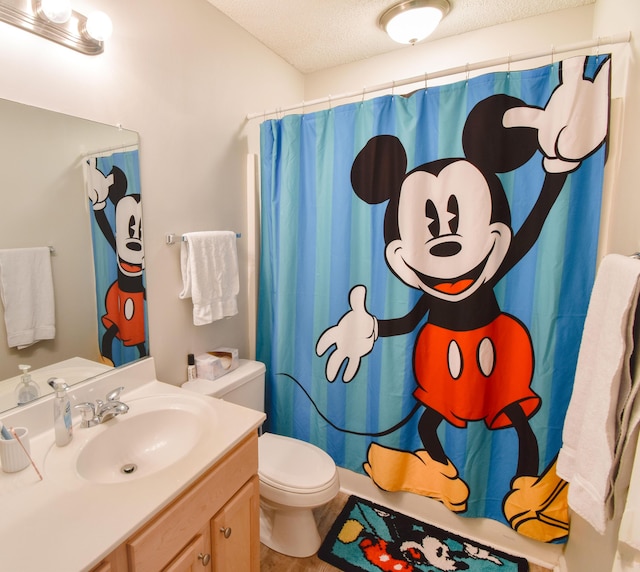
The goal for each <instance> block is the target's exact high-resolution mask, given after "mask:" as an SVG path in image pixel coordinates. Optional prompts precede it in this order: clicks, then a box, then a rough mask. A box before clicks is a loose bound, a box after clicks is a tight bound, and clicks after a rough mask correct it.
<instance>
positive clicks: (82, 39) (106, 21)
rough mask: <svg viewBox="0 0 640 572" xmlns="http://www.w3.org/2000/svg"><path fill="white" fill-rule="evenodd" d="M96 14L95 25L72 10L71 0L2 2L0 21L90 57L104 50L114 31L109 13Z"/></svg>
mask: <svg viewBox="0 0 640 572" xmlns="http://www.w3.org/2000/svg"><path fill="white" fill-rule="evenodd" d="M96 15H97V16H98V18H97V20H96V21H95V22H94V21H93V19H92V17H89V18H87V17H86V16H84V15H82V14H80V13H79V12H76V11H75V10H72V9H71V5H70V2H69V0H0V21H2V22H6V23H7V24H11V25H13V26H16V27H18V28H21V29H22V30H26V31H27V32H31V33H32V34H37V35H38V36H42V37H43V38H46V39H47V40H51V41H53V42H57V43H58V44H61V45H63V46H66V47H67V48H71V49H72V50H76V51H78V52H81V53H83V54H87V55H91V56H93V55H96V54H100V53H102V52H103V51H104V40H106V39H107V38H108V37H109V36H110V34H111V29H112V24H111V19H110V18H109V17H108V16H107V15H106V14H104V13H103V12H99V13H97V14H96ZM90 20H91V21H90ZM94 23H97V26H94Z"/></svg>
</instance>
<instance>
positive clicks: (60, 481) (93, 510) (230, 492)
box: [0, 358, 264, 572]
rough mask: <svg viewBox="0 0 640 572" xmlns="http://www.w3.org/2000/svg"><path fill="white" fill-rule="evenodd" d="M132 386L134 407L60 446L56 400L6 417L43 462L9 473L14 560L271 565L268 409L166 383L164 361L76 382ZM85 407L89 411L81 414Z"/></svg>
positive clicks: (90, 386) (27, 567)
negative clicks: (265, 440) (263, 451)
mask: <svg viewBox="0 0 640 572" xmlns="http://www.w3.org/2000/svg"><path fill="white" fill-rule="evenodd" d="M120 386H123V387H124V389H123V391H122V393H121V395H120V399H121V401H123V402H125V403H126V404H127V405H128V406H129V411H128V412H127V413H126V414H124V415H119V416H117V417H115V418H113V419H111V420H109V421H105V422H104V423H102V424H99V425H96V426H94V427H88V428H81V427H79V422H80V417H79V415H77V414H74V438H73V440H72V442H71V443H70V444H69V445H67V446H65V447H56V446H55V444H54V435H53V423H52V421H53V414H52V407H53V404H52V402H51V399H50V398H44V399H41V400H39V401H38V402H35V403H33V404H30V405H27V406H25V407H23V408H19V409H14V410H11V411H10V412H7V413H6V414H5V415H4V418H3V422H4V423H5V425H7V426H14V427H17V426H21V427H27V428H28V429H29V434H30V446H31V453H32V457H33V459H34V461H35V463H36V465H37V466H38V469H39V470H40V472H41V474H42V476H43V479H42V480H40V479H39V478H38V476H37V474H36V472H35V470H33V468H32V467H31V466H29V467H27V468H26V469H24V470H22V471H20V472H18V473H4V472H2V473H0V506H1V507H2V514H3V519H2V520H1V521H0V554H2V568H3V569H6V570H20V571H21V572H31V571H36V570H37V571H41V570H47V571H49V572H58V571H59V572H73V571H91V572H97V571H99V572H108V571H110V572H126V571H130V572H134V571H135V572H141V571H149V572H151V571H155V572H157V571H159V570H170V571H181V570H203V571H207V572H219V571H224V570H234V571H235V570H247V571H251V570H256V571H257V570H259V566H260V563H259V554H260V539H259V486H258V478H257V469H258V442H257V428H258V427H259V426H260V425H261V424H262V422H263V421H264V414H262V413H259V412H257V411H253V410H250V409H247V408H244V407H240V406H237V405H234V404H231V403H227V402H225V401H222V400H219V399H214V398H210V397H206V396H201V395H196V394H192V393H190V392H187V391H185V390H183V389H180V388H178V387H175V386H172V385H168V384H164V383H161V382H158V381H157V380H156V379H155V368H154V364H153V359H152V358H147V359H144V360H141V361H139V362H136V363H134V364H131V365H129V366H124V367H122V368H118V369H117V370H114V371H112V372H109V373H105V374H103V375H100V376H98V377H97V378H94V379H92V380H89V381H87V382H84V383H82V384H80V385H78V386H75V387H73V388H72V390H71V392H70V393H71V397H72V404H78V403H82V402H86V401H89V402H94V401H95V400H96V399H104V397H105V395H106V394H107V393H108V392H110V391H111V390H113V389H114V388H116V387H120ZM75 411H77V410H75Z"/></svg>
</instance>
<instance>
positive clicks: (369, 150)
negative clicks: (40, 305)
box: [351, 135, 407, 205]
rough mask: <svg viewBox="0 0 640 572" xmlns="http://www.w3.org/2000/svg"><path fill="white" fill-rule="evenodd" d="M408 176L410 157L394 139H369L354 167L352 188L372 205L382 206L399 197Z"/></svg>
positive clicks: (392, 137)
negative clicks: (408, 157)
mask: <svg viewBox="0 0 640 572" xmlns="http://www.w3.org/2000/svg"><path fill="white" fill-rule="evenodd" d="M406 172H407V154H406V153H405V150H404V147H403V146H402V143H401V142H400V140H399V139H398V138H397V137H394V136H393V135H378V136H376V137H373V138H371V139H369V141H368V142H367V144H366V145H365V146H364V148H363V149H362V150H361V151H360V153H358V155H357V157H356V158H355V161H354V162H353V166H352V167H351V186H352V187H353V190H354V191H355V193H356V195H358V197H360V198H361V199H362V200H363V201H365V202H366V203H369V204H370V205H374V204H378V203H382V202H384V201H386V200H389V199H390V198H391V197H392V196H397V195H398V194H399V193H400V187H401V186H402V182H403V181H404V177H405V174H406Z"/></svg>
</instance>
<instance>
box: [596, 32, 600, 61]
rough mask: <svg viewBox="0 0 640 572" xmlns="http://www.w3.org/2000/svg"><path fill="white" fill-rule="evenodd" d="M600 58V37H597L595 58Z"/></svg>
mask: <svg viewBox="0 0 640 572" xmlns="http://www.w3.org/2000/svg"><path fill="white" fill-rule="evenodd" d="M599 56H600V36H598V44H597V45H596V57H599Z"/></svg>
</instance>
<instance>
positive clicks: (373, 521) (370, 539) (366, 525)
mask: <svg viewBox="0 0 640 572" xmlns="http://www.w3.org/2000/svg"><path fill="white" fill-rule="evenodd" d="M318 556H319V557H320V558H321V559H322V560H324V561H325V562H328V563H329V564H331V565H332V566H335V567H336V568H339V569H340V570H344V571H345V572H359V571H362V570H365V571H368V572H379V571H380V570H382V571H384V572H450V571H456V570H467V571H468V572H494V571H495V572H497V571H500V572H526V571H527V570H528V569H529V566H528V564H527V561H526V560H525V559H524V558H520V557H517V556H512V555H510V554H506V553H504V552H501V551H499V550H495V549H494V548H490V547H488V546H485V545H482V544H478V543H477V542H475V541H472V540H469V539H466V538H464V537H462V536H458V535H456V534H451V533H450V532H447V531H445V530H442V529H440V528H437V527H435V526H432V525H430V524H426V523H424V522H420V521H419V520H415V519H413V518H411V517H408V516H406V515H403V514H400V513H397V512H394V511H393V510H391V509H389V508H386V507H384V506H380V505H377V504H374V503H372V502H370V501H368V500H365V499H362V498H359V497H356V496H350V497H349V499H348V500H347V503H346V505H345V507H344V509H343V510H342V512H341V513H340V515H339V516H338V518H337V519H336V521H335V522H334V524H333V526H332V527H331V530H330V531H329V534H328V535H327V537H326V538H325V540H324V542H323V543H322V546H321V547H320V550H319V552H318Z"/></svg>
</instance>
